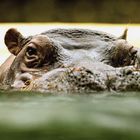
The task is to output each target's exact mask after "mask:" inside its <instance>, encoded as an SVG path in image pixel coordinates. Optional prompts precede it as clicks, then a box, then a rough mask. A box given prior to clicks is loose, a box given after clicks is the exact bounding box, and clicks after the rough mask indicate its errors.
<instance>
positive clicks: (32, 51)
mask: <svg viewBox="0 0 140 140" xmlns="http://www.w3.org/2000/svg"><path fill="white" fill-rule="evenodd" d="M5 44H6V46H7V48H8V50H9V51H10V52H11V53H12V54H13V55H15V56H16V57H15V59H14V61H13V63H12V65H11V67H10V70H9V72H8V74H7V76H6V77H7V78H5V79H6V83H8V84H9V85H11V84H13V83H16V84H14V86H16V87H18V88H21V87H24V86H25V84H26V85H27V84H29V82H28V81H30V80H33V79H35V78H37V77H38V76H39V75H40V74H42V73H46V72H47V71H50V70H51V69H54V68H58V67H61V65H62V63H61V55H60V54H59V52H61V47H59V50H58V47H56V45H55V44H54V42H52V41H51V40H50V39H49V38H48V37H47V36H46V35H35V36H33V37H32V36H30V37H28V38H24V37H23V36H22V35H21V33H19V32H18V31H17V30H16V29H13V28H12V29H9V30H8V31H7V32H6V35H5ZM57 46H58V45H57ZM15 79H16V80H15ZM14 81H16V82H14Z"/></svg>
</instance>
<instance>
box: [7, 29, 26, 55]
mask: <svg viewBox="0 0 140 140" xmlns="http://www.w3.org/2000/svg"><path fill="white" fill-rule="evenodd" d="M23 39H24V37H23V36H22V35H21V33H20V32H18V31H17V30H16V29H14V28H11V29H9V30H8V31H7V32H6V34H5V38H4V41H5V44H6V46H7V48H8V50H9V51H10V52H11V53H12V54H14V55H17V54H18V53H19V52H20V51H21V49H22V46H21V42H22V40H23Z"/></svg>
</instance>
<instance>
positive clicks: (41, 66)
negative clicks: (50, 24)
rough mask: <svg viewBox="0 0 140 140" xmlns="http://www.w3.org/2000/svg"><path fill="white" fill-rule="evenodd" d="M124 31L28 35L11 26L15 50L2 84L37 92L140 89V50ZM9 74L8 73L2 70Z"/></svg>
mask: <svg viewBox="0 0 140 140" xmlns="http://www.w3.org/2000/svg"><path fill="white" fill-rule="evenodd" d="M125 37H126V31H125V33H124V34H123V35H122V36H121V37H119V38H117V37H115V36H113V35H110V34H107V33H104V32H98V31H93V30H84V29H69V30H68V29H53V30H49V31H47V32H44V33H42V34H39V35H35V36H30V37H28V38H24V37H23V36H22V35H21V34H20V33H19V32H18V31H17V30H15V29H10V30H8V31H7V33H6V35H5V44H6V45H7V47H8V49H9V51H10V52H11V53H12V54H14V55H15V56H13V58H14V57H15V58H14V59H13V60H12V62H10V63H11V65H10V66H9V68H7V71H5V73H4V72H2V74H1V75H0V79H1V80H0V81H1V87H2V88H3V87H6V88H7V87H8V88H13V89H18V90H22V89H24V90H25V89H26V90H35V91H43V92H46V91H81V90H84V91H86V90H87V91H89V90H90V91H99V90H115V91H118V90H119V91H120V90H121V91H122V90H123V91H124V90H125V91H126V90H140V72H139V69H138V68H134V66H135V65H139V61H138V58H139V56H138V52H137V49H136V48H134V47H133V46H132V45H131V44H129V43H128V42H127V41H126V40H125ZM3 73H4V74H3ZM3 75H4V76H3Z"/></svg>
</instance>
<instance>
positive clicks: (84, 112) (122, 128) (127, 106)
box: [0, 91, 140, 140]
mask: <svg viewBox="0 0 140 140" xmlns="http://www.w3.org/2000/svg"><path fill="white" fill-rule="evenodd" d="M5 139H6V140H7V139H10V140H27V139H30V140H32V139H33V140H38V139H39V140H46V139H47V140H85V139H86V140H87V139H92V140H93V139H95V140H97V139H99V140H104V139H105V140H114V139H115V140H140V94H139V93H138V92H137V93H136V92H130V93H114V94H110V93H94V94H89V95H78V94H75V95H64V94H62V95H59V96H58V95H51V93H50V94H41V93H29V92H24V93H23V92H20V93H19V92H4V91H1V92H0V140H5Z"/></svg>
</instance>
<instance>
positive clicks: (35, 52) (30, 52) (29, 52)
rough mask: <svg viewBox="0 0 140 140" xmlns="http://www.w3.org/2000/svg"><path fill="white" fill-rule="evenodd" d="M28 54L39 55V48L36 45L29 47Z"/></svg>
mask: <svg viewBox="0 0 140 140" xmlns="http://www.w3.org/2000/svg"><path fill="white" fill-rule="evenodd" d="M26 54H27V55H28V56H32V55H37V49H36V48H34V47H28V48H27V51H26Z"/></svg>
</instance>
